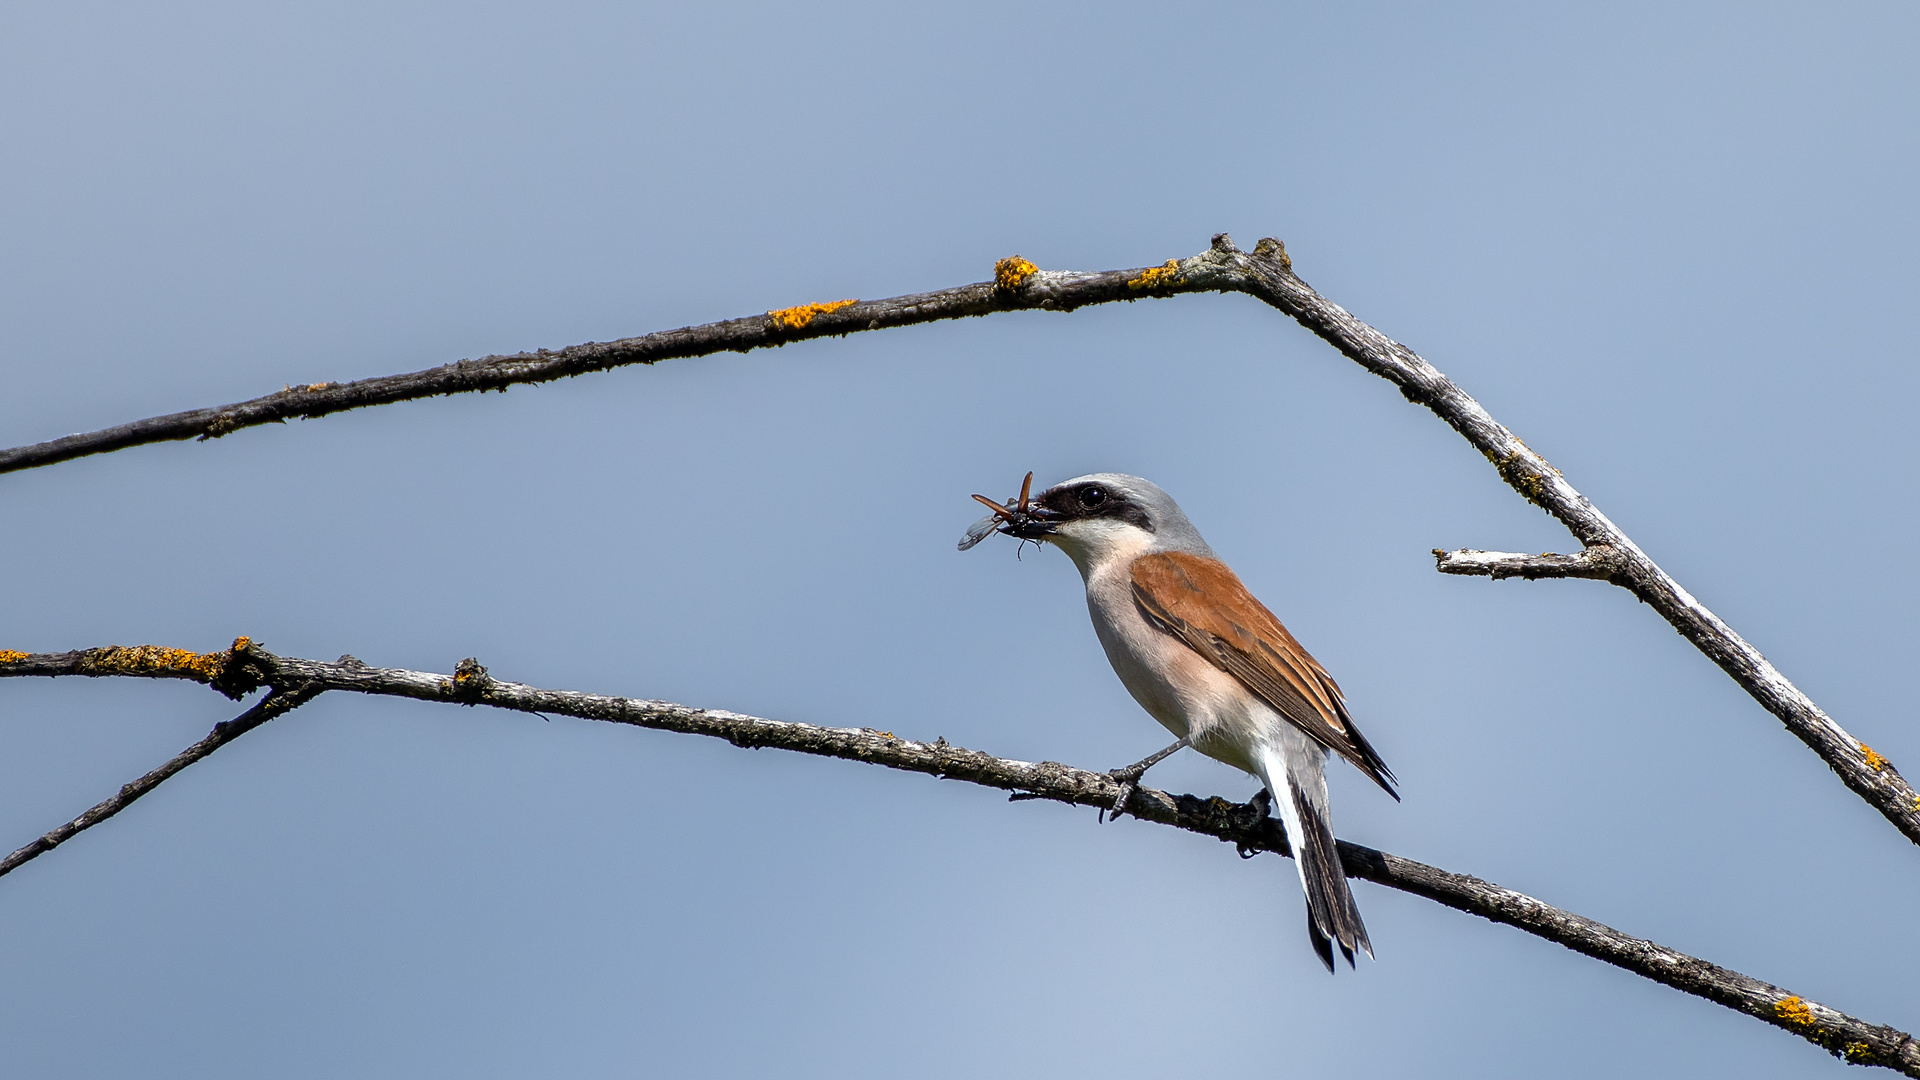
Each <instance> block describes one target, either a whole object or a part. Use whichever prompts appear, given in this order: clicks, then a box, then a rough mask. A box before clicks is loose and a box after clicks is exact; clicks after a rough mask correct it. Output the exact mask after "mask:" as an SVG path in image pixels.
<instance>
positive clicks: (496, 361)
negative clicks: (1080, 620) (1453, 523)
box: [0, 233, 1920, 844]
mask: <svg viewBox="0 0 1920 1080" xmlns="http://www.w3.org/2000/svg"><path fill="white" fill-rule="evenodd" d="M1187 292H1244V293H1247V294H1248V295H1251V296H1254V297H1257V298H1259V299H1260V300H1262V301H1265V302H1266V303H1268V304H1271V305H1272V306H1274V307H1276V308H1278V309H1280V310H1281V311H1283V312H1286V313H1287V314H1288V315H1290V316H1292V317H1293V318H1294V319H1295V320H1296V321H1298V322H1299V323H1300V324H1301V325H1302V326H1305V327H1306V328H1307V329H1309V330H1311V331H1313V332H1314V333H1315V334H1317V335H1319V336H1320V337H1321V338H1323V339H1324V340H1326V341H1327V342H1328V343H1330V344H1331V345H1333V346H1334V347H1335V348H1336V349H1339V350H1340V352H1341V353H1343V354H1344V355H1346V356H1347V357H1348V358H1349V359H1352V360H1353V361H1355V362H1357V363H1359V364H1360V365H1361V366H1363V367H1365V368H1366V369H1367V370H1368V371H1371V372H1373V373H1374V374H1376V375H1379V376H1380V377H1381V378H1383V379H1386V380H1388V381H1389V382H1391V383H1393V384H1394V385H1395V386H1397V387H1399V388H1400V392H1401V394H1402V395H1404V396H1405V397H1406V398H1407V400H1409V401H1412V402H1415V403H1417V404H1421V405H1425V406H1426V407H1427V408H1429V409H1431V410H1433V412H1434V414H1435V415H1437V416H1439V417H1440V418H1441V419H1442V420H1445V421H1446V422H1447V424H1448V425H1449V426H1451V427H1452V428H1453V429H1454V430H1455V431H1457V432H1459V433H1460V435H1461V436H1462V437H1464V438H1465V439H1466V440H1467V442H1468V443H1470V444H1472V446H1473V447H1474V449H1476V450H1478V451H1480V452H1481V453H1482V454H1484V455H1486V457H1487V460H1489V461H1491V462H1493V464H1494V467H1495V469H1496V470H1498V472H1499V474H1500V476H1501V478H1502V479H1503V480H1505V481H1506V482H1507V484H1508V485H1509V486H1511V487H1512V488H1513V489H1514V490H1515V491H1517V492H1519V493H1520V494H1521V495H1522V496H1524V497H1525V498H1526V499H1528V500H1529V501H1530V502H1533V503H1534V504H1536V505H1538V506H1539V507H1541V508H1542V509H1544V510H1546V511H1547V512H1548V513H1550V514H1552V515H1553V516H1554V517H1555V518H1557V519H1558V520H1559V521H1560V522H1561V524H1563V525H1565V526H1566V527H1567V529H1568V530H1569V531H1570V532H1572V533H1573V535H1574V537H1575V538H1576V539H1578V540H1579V541H1580V542H1581V543H1582V544H1583V545H1585V546H1586V548H1587V549H1588V551H1595V550H1598V549H1601V548H1605V549H1608V550H1610V551H1611V552H1612V553H1613V554H1612V555H1611V556H1610V557H1609V561H1610V562H1612V563H1613V564H1614V565H1613V566H1612V568H1611V569H1610V571H1609V572H1608V573H1607V574H1605V575H1603V576H1604V577H1605V579H1606V580H1608V581H1611V582H1613V583H1614V584H1617V585H1620V586H1622V587H1623V588H1626V589H1628V590H1630V591H1632V592H1633V594H1634V595H1635V596H1637V597H1639V598H1640V599H1641V600H1643V601H1645V602H1646V603H1647V604H1649V605H1651V606H1652V607H1653V609H1654V610H1655V611H1658V612H1659V613H1660V615H1661V617H1662V618H1665V619H1666V620H1667V622H1669V623H1670V624H1672V625H1673V627H1674V628H1675V629H1676V630H1678V631H1680V633H1681V634H1682V635H1683V636H1685V637H1686V638H1687V640H1688V641H1691V642H1692V643H1693V644H1694V646H1695V647H1697V648H1698V649H1700V651H1701V652H1704V653H1706V654H1707V656H1708V657H1710V658H1711V659H1712V660H1713V661H1714V663H1716V664H1719V665H1720V667H1721V669H1722V670H1724V671H1725V672H1726V673H1727V674H1728V675H1729V676H1731V677H1732V678H1733V680H1734V681H1735V682H1737V683H1739V684H1740V686H1741V687H1742V688H1744V689H1745V690H1746V691H1747V693H1749V694H1751V695H1752V696H1753V697H1754V699H1755V700H1756V701H1758V702H1760V704H1761V705H1762V706H1763V707H1764V708H1766V709H1767V711H1769V712H1771V713H1773V715H1774V716H1776V717H1778V718H1779V719H1780V721H1781V723H1783V724H1785V725H1786V727H1787V730H1788V731H1790V732H1792V733H1793V734H1794V736H1795V737H1797V738H1798V739H1800V741H1802V742H1804V743H1806V745H1807V746H1808V747H1809V748H1811V749H1812V750H1813V751H1814V753H1816V754H1818V755H1820V757H1821V759H1822V760H1824V761H1825V762H1826V763H1827V765H1828V766H1829V767H1830V768H1832V769H1833V771H1834V772H1836V773H1838V774H1839V775H1840V779H1841V780H1842V781H1843V782H1844V783H1845V784H1846V785H1847V786H1848V787H1849V788H1852V789H1853V791H1854V792H1855V793H1856V794H1858V795H1859V796H1860V797H1861V798H1863V799H1865V800H1866V801H1867V802H1868V803H1869V804H1871V805H1872V806H1873V807H1874V808H1875V809H1877V810H1879V811H1880V813H1881V814H1882V815H1884V816H1885V817H1886V818H1887V820H1888V821H1890V822H1892V823H1893V825H1894V827H1895V828H1897V829H1899V830H1900V831H1901V832H1902V833H1903V834H1905V835H1906V837H1907V838H1908V839H1909V840H1912V841H1913V842H1914V843H1916V844H1920V792H1916V791H1915V790H1914V788H1913V786H1912V785H1911V784H1909V783H1907V781H1906V779H1905V778H1904V777H1902V776H1901V775H1900V773H1899V771H1898V770H1897V769H1895V768H1894V767H1893V765H1892V764H1891V763H1890V762H1889V761H1888V760H1887V759H1886V758H1885V757H1884V756H1882V755H1880V754H1879V753H1877V752H1875V751H1874V750H1873V749H1872V748H1870V747H1868V746H1867V745H1866V744H1865V743H1862V742H1861V741H1860V740H1859V739H1856V738H1854V737H1853V736H1852V735H1851V734H1849V733H1848V732H1847V731H1846V729H1844V728H1842V727H1841V726H1840V725H1839V724H1837V723H1835V722H1834V720H1833V718H1832V717H1829V716H1828V715H1827V714H1826V713H1825V712H1823V711H1822V710H1821V709H1820V707H1819V706H1818V705H1815V704H1814V703H1813V700H1812V699H1811V698H1809V697H1807V695H1806V694H1804V693H1802V692H1801V691H1800V689H1799V688H1798V687H1796V686H1795V685H1794V684H1793V683H1792V682H1790V681H1788V679H1787V677H1786V676H1784V675H1782V674H1781V673H1780V672H1779V671H1778V670H1777V669H1775V668H1774V666H1773V665H1772V664H1771V663H1769V662H1768V661H1767V659H1766V657H1764V656H1762V655H1761V654H1760V651H1759V650H1758V649H1755V648H1754V647H1753V646H1752V645H1750V644H1748V643H1747V641H1746V640H1744V639H1743V638H1741V637H1740V635H1739V634H1736V633H1734V631H1733V629H1732V628H1731V627H1729V626H1728V625H1727V624H1726V623H1724V622H1722V621H1721V620H1720V618H1719V616H1717V615H1715V614H1714V613H1713V612H1711V611H1709V610H1707V608H1706V606H1705V605H1703V604H1701V603H1700V602H1699V601H1698V600H1696V599H1694V597H1693V596H1692V595H1691V594H1690V593H1688V592H1687V591H1686V590H1685V589H1684V588H1681V586H1680V584H1679V582H1677V581H1675V580H1674V579H1673V578H1672V577H1670V576H1669V575H1668V574H1667V572H1666V571H1664V570H1662V569H1661V568H1660V567H1659V566H1658V565H1657V564H1656V563H1654V561H1653V560H1652V559H1650V558H1648V557H1647V555H1646V553H1645V552H1643V551H1641V550H1640V548H1639V547H1638V546H1637V545H1635V544H1634V542H1633V541H1632V540H1631V539H1629V538H1628V537H1627V535H1626V534H1625V533H1624V532H1621V531H1620V529H1619V527H1618V526H1616V525H1614V524H1613V522H1611V521H1609V520H1608V519H1607V517H1606V515H1604V514H1602V513H1601V512H1600V511H1599V510H1598V509H1596V508H1595V507H1594V505H1593V504H1592V503H1591V502H1589V501H1588V500H1587V498H1586V496H1584V495H1582V494H1580V492H1579V491H1578V490H1576V489H1575V488H1574V487H1573V485H1572V484H1570V483H1568V482H1567V480H1566V478H1565V477H1563V476H1561V475H1560V470H1558V469H1555V468H1554V467H1553V466H1552V465H1550V464H1548V463H1547V460H1546V459H1545V458H1543V457H1541V456H1540V455H1539V454H1536V453H1534V451H1533V450H1532V449H1531V448H1529V447H1528V446H1527V445H1526V444H1525V443H1524V442H1521V441H1520V439H1519V437H1517V436H1516V435H1514V434H1513V433H1512V432H1511V431H1508V430H1507V429H1506V428H1505V427H1503V426H1501V425H1500V424H1499V423H1497V422H1496V421H1495V420H1494V419H1493V417H1492V416H1491V415H1489V414H1488V413H1487V411H1486V409H1484V408H1482V407H1481V405H1480V403H1479V402H1477V401H1475V400H1474V399H1473V398H1472V397H1471V396H1469V395H1468V394H1467V392H1466V391H1464V390H1462V389H1460V387H1459V386H1457V385H1455V384H1454V383H1453V381H1452V380H1450V379H1448V378H1447V377H1446V376H1445V375H1443V374H1441V373H1440V372H1439V370H1438V369H1436V368H1435V367H1434V366H1433V365H1432V364H1430V363H1428V362H1427V361H1426V360H1424V359H1422V358H1421V357H1420V356H1419V355H1418V354H1417V353H1415V352H1414V351H1413V350H1411V349H1409V348H1407V347H1406V346H1404V345H1402V344H1400V343H1399V342H1397V341H1394V340H1393V339H1391V338H1389V337H1387V336H1386V335H1385V334H1382V333H1381V332H1380V331H1378V330H1376V329H1374V328H1373V327H1371V326H1369V325H1367V324H1366V323H1364V322H1362V321H1360V320H1359V319H1356V318H1354V317H1353V315H1351V314H1349V313H1348V312H1347V310H1346V309H1345V308H1342V307H1341V306H1340V305H1338V304H1335V303H1333V302H1332V301H1330V300H1327V299H1326V298H1324V297H1322V296H1321V295H1320V294H1318V293H1316V292H1314V291H1313V289H1312V287H1310V286H1309V285H1307V283H1306V282H1304V281H1302V280H1300V278H1299V277H1298V276H1297V275H1295V274H1294V272H1293V263H1292V260H1291V259H1289V258H1288V256H1287V252H1286V248H1285V246H1284V245H1282V244H1281V243H1280V241H1278V240H1274V239H1271V238H1269V239H1265V240H1262V241H1260V243H1259V244H1258V245H1257V246H1255V248H1254V250H1253V252H1252V253H1251V254H1249V253H1246V252H1243V251H1241V250H1240V249H1239V248H1237V247H1235V246H1234V243H1233V241H1232V239H1231V238H1229V237H1228V236H1227V235H1226V234H1225V233H1221V234H1219V235H1217V236H1215V237H1214V240H1213V246H1212V248H1211V249H1209V250H1208V251H1205V252H1202V253H1201V254H1199V255H1196V256H1194V257H1192V258H1190V259H1180V260H1173V259H1169V260H1168V261H1167V262H1166V263H1165V264H1163V265H1161V266H1156V267H1149V268H1146V269H1136V270H1109V271H1103V272H1099V273H1074V272H1068V271H1046V270H1040V269H1038V268H1036V267H1035V266H1034V265H1033V264H1032V263H1030V262H1028V261H1027V260H1025V259H1022V258H1019V257H1017V256H1015V257H1013V258H1008V259H1002V260H1001V261H1000V263H999V264H998V265H997V266H996V267H995V275H994V280H993V281H991V282H981V283H979V284H975V285H964V286H961V287H959V288H955V289H944V290H941V291H939V292H930V293H919V294H916V295H912V296H900V297H894V298H893V299H890V300H858V301H836V302H833V303H827V304H803V305H800V306H798V307H793V308H786V309H784V310H780V311H771V312H768V313H767V314H766V315H755V316H750V317H748V318H744V319H733V320H729V321H727V322H718V323H708V324H705V325H702V326H692V327H684V328H682V329H679V330H666V331H661V332H659V333H655V334H647V335H645V336H642V337H635V338H625V339H623V340H620V341H614V342H604V343H596V342H590V343H588V344H585V345H576V346H573V347H571V348H567V349H562V350H560V351H558V352H550V351H547V350H541V351H539V352H534V353H520V354H517V355H514V356H491V357H486V358H484V359H480V360H471V361H461V362H459V363H456V364H448V365H445V366H442V367H437V368H430V369H428V370H425V371H417V372H413V373H411V374H406V375H392V376H387V377H384V378H378V379H364V380H361V381H359V382H350V383H314V384H311V385H308V386H302V387H289V388H287V389H285V390H282V391H281V392H280V393H277V394H269V395H267V396H266V397H262V398H255V399H253V400H251V401H244V402H239V403H237V404H234V405H224V406H218V407H215V408H211V409H197V410H193V411H191V412H183V413H175V414H172V415H170V416H160V417H154V418H152V419H148V420H140V421H136V422H134V423H131V424H124V425H121V426H119V427H114V428H107V429H105V430H102V431H96V432H93V433H91V434H85V435H69V436H67V437H66V438H64V439H55V440H53V441H51V442H45V443H39V444H37V445H34V446H23V447H18V448H15V449H12V450H6V451H0V472H9V471H13V470H18V469H27V468H33V467H36V466H40V465H49V464H52V463H54V462H58V461H65V460H68V459H70V458H76V457H82V456H85V455H87V454H97V453H103V452H105V451H109V450H118V449H121V448H124V447H128V446H136V445H141V444H144V443H151V442H163V441H167V440H175V439H193V438H198V439H211V438H217V437H219V436H222V435H225V434H228V433H230V432H233V431H237V430H239V429H240V428H243V427H251V426H254V425H258V424H266V423H277V422H283V421H285V420H288V419H291V418H295V417H302V418H304V417H313V416H324V415H327V414H328V413H333V412H340V411H343V410H346V409H357V408H361V407H362V406H367V405H381V404H387V403H389V402H395V401H406V400H411V399H414V398H421V397H431V396H434V395H439V394H454V393H462V392H466V391H474V390H505V389H506V388H507V387H508V386H511V385H513V384H515V383H536V382H546V381H550V380H553V379H558V378H563V377H566V376H571V375H581V374H585V373H587V372H590V371H603V370H606V369H608V368H613V367H619V366H622V365H626V364H651V363H655V362H657V361H660V360H665V359H670V358H673V357H688V356H699V355H705V354H709V353H716V352H725V351H735V352H744V351H747V350H749V349H757V348H763V347H766V346H773V345H782V344H785V343H787V342H789V341H799V340H803V339H807V338H816V337H826V336H835V335H844V334H850V333H855V332H858V331H862V330H878V329H882V328H885V327H891V326H906V325H910V324H913V323H922V322H933V321H936V320H940V319H954V318H962V317H965V316H970V315H986V314H991V313H993V312H997V311H1018V310H1032V309H1047V310H1055V311H1070V310H1072V309H1074V308H1077V307H1081V306H1084V305H1087V304H1101V303H1110V302H1112V301H1115V300H1134V299H1139V298H1142V297H1147V296H1171V295H1174V294H1176V293H1187ZM1502 576H1504V575H1502ZM1522 576H1528V575H1526V574H1524V573H1523V574H1522ZM1535 576H1541V575H1535ZM1561 576H1572V575H1561Z"/></svg>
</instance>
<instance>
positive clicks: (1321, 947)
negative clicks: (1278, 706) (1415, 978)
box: [1258, 731, 1373, 972]
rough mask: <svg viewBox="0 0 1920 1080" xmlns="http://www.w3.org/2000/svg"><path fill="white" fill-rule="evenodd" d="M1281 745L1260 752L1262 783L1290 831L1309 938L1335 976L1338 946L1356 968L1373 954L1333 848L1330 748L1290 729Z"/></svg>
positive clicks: (1289, 837)
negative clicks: (1357, 960)
mask: <svg viewBox="0 0 1920 1080" xmlns="http://www.w3.org/2000/svg"><path fill="white" fill-rule="evenodd" d="M1277 741H1278V742H1279V743H1280V745H1278V746H1271V745H1270V746H1265V747H1262V748H1261V754H1260V757H1259V760H1258V764H1259V765H1260V767H1261V770H1260V771H1261V776H1260V779H1261V780H1263V781H1265V782H1266V785H1267V790H1268V791H1269V792H1271V793H1272V794H1273V796H1274V799H1273V806H1274V809H1275V810H1276V811H1278V812H1279V814H1280V821H1281V823H1282V824H1283V825H1284V826H1285V827H1286V830H1287V843H1288V845H1290V846H1291V847H1292V848H1293V861H1294V865H1295V866H1296V867H1297V868H1298V869H1299V871H1300V887H1301V888H1302V889H1303V890H1305V892H1306V894H1307V936H1308V937H1309V938H1310V939H1311V940H1312V942H1313V951H1314V952H1315V953H1317V954H1318V955H1319V957H1320V962H1321V963H1323V964H1325V965H1326V966H1327V970H1328V971H1329V972H1331V971H1332V970H1333V969H1334V968H1333V948H1334V946H1335V945H1338V946H1339V947H1340V953H1341V955H1342V956H1345V957H1346V959H1347V966H1348V967H1352V966H1353V964H1354V953H1355V952H1364V953H1366V954H1367V956H1368V957H1372V956H1373V943H1372V942H1370V941H1368V940H1367V927H1366V924H1365V923H1363V922H1361V921H1360V909H1359V908H1358V907H1356V906H1354V902H1353V893H1352V891H1351V890H1349V889H1348V888H1347V875H1346V870H1345V868H1344V867H1343V866H1342V865H1341V863H1340V852H1339V850H1338V849H1337V848H1336V847H1335V846H1334V842H1333V827H1332V825H1331V824H1330V822H1329V819H1328V814H1327V781H1326V774H1325V769H1326V750H1324V749H1323V748H1322V747H1321V746H1320V745H1319V744H1318V743H1315V742H1313V741H1311V740H1310V739H1308V738H1307V737H1306V736H1305V735H1303V734H1299V733H1297V732H1293V731H1288V732H1284V733H1282V735H1281V738H1280V739H1278V740H1277Z"/></svg>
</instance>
